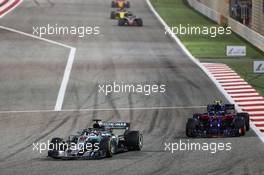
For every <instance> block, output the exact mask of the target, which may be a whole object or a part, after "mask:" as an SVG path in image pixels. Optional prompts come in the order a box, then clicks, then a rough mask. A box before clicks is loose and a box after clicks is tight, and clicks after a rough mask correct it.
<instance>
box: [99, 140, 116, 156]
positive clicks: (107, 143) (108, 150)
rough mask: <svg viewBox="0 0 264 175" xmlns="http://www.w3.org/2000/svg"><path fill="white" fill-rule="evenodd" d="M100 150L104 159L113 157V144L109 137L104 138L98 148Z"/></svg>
mask: <svg viewBox="0 0 264 175" xmlns="http://www.w3.org/2000/svg"><path fill="white" fill-rule="evenodd" d="M99 148H100V150H102V151H104V152H105V156H106V157H112V156H113V153H114V152H113V144H112V140H111V138H110V137H104V138H103V139H102V140H101V142H100V146H99Z"/></svg>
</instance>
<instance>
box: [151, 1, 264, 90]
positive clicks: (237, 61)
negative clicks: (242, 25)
mask: <svg viewBox="0 0 264 175" xmlns="http://www.w3.org/2000/svg"><path fill="white" fill-rule="evenodd" d="M151 2H152V4H153V6H154V8H155V9H156V10H157V12H158V13H159V14H160V16H161V17H162V18H163V19H164V20H165V21H166V23H167V24H168V25H169V26H170V27H172V26H179V25H180V24H181V25H183V26H187V25H188V24H189V25H191V26H197V27H199V26H200V27H202V26H207V27H218V26H219V25H218V24H216V23H215V22H214V21H212V20H210V19H208V18H207V17H205V16H203V15H201V14H200V13H198V12H197V11H195V10H194V9H192V8H191V7H190V6H189V5H188V3H187V1H186V0H151ZM178 37H179V38H180V40H181V41H182V42H183V44H184V45H185V46H186V47H187V49H188V50H189V51H190V52H191V53H192V54H193V55H194V56H195V57H196V58H198V59H199V60H200V61H201V62H217V63H225V64H227V65H229V66H230V67H232V68H233V69H234V70H235V71H236V72H237V73H239V74H240V75H241V76H242V77H243V78H244V79H245V80H246V81H247V82H249V84H251V85H252V86H253V87H254V88H255V89H256V90H257V91H258V92H260V93H261V94H262V95H264V74H255V73H253V61H254V60H264V53H263V52H262V51H260V50H259V49H257V48H256V47H254V46H253V45H252V44H250V43H248V42H247V41H245V40H244V39H243V38H241V37H240V36H238V35H236V34H235V33H234V32H233V33H232V34H231V35H218V36H216V37H215V38H212V37H211V36H209V35H208V36H205V35H178ZM227 45H244V46H246V47H247V56H246V57H241V58H230V57H227V56H226V55H225V50H226V46H227Z"/></svg>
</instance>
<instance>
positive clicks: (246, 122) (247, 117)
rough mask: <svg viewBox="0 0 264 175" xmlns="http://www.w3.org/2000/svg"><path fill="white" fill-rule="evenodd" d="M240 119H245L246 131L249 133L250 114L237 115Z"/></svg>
mask: <svg viewBox="0 0 264 175" xmlns="http://www.w3.org/2000/svg"><path fill="white" fill-rule="evenodd" d="M237 115H238V116H239V117H243V118H244V119H245V125H246V130H247V131H249V129H250V125H249V114H248V113H246V112H241V113H238V114H237Z"/></svg>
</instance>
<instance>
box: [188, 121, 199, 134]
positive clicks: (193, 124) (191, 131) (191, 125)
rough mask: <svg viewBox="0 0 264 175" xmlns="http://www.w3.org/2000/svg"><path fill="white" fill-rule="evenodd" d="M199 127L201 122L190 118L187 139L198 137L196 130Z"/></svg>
mask: <svg viewBox="0 0 264 175" xmlns="http://www.w3.org/2000/svg"><path fill="white" fill-rule="evenodd" d="M198 125H199V121H198V120H197V119H194V118H189V119H188V121H187V124H186V136H187V137H197V134H196V133H195V129H196V128H197V126H198Z"/></svg>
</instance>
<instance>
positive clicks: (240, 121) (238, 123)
mask: <svg viewBox="0 0 264 175" xmlns="http://www.w3.org/2000/svg"><path fill="white" fill-rule="evenodd" d="M234 127H235V129H238V131H239V132H238V136H244V135H245V134H246V124H245V119H244V118H243V117H238V118H236V119H235V120H234Z"/></svg>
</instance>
